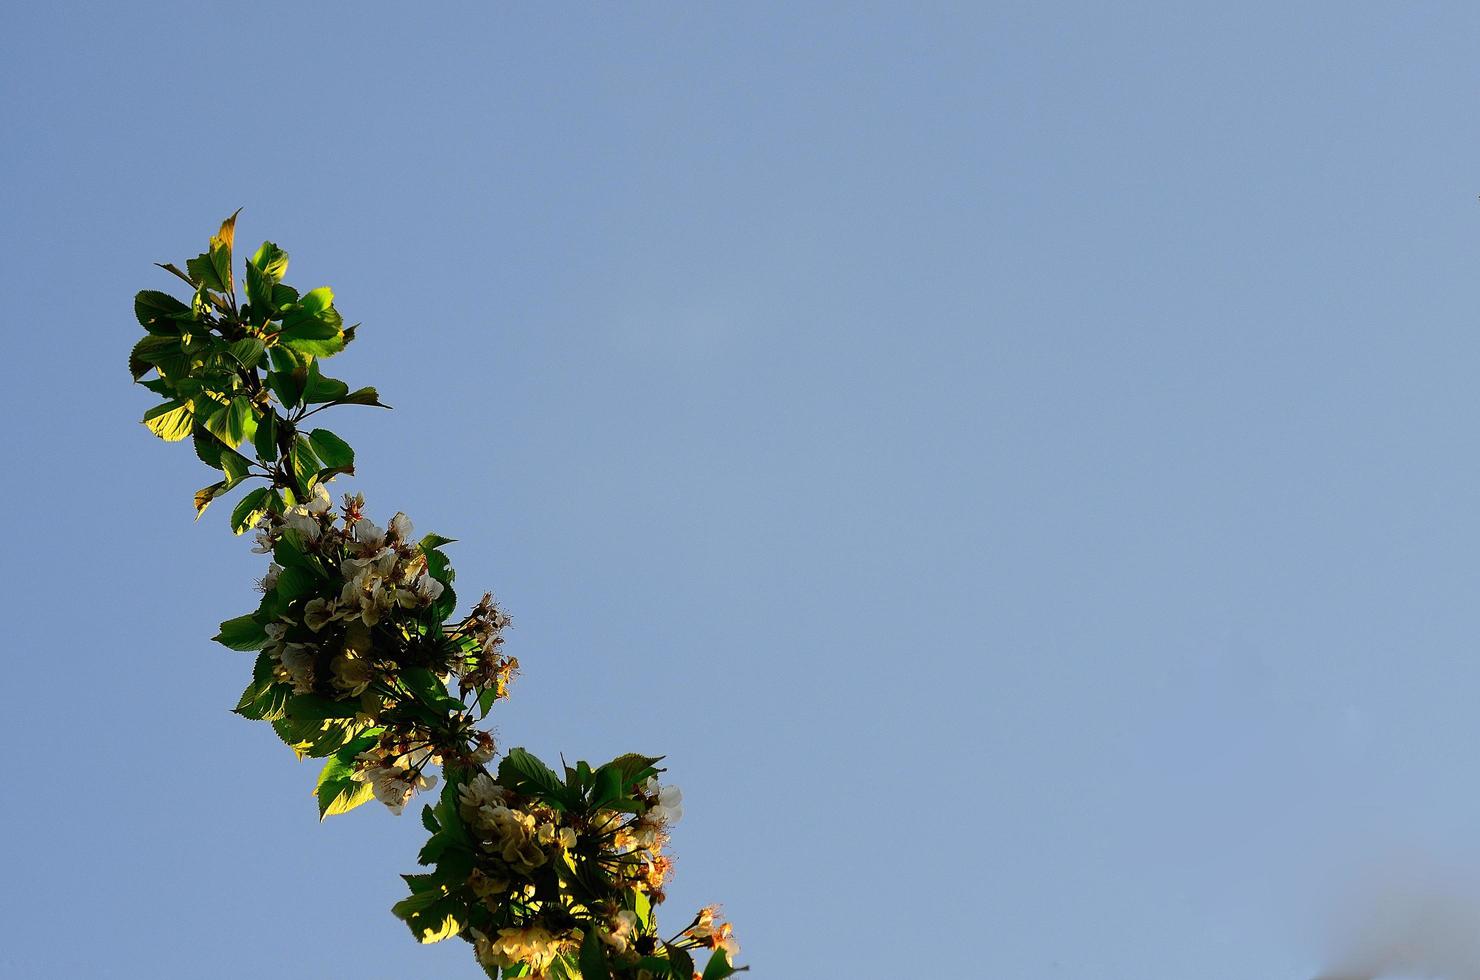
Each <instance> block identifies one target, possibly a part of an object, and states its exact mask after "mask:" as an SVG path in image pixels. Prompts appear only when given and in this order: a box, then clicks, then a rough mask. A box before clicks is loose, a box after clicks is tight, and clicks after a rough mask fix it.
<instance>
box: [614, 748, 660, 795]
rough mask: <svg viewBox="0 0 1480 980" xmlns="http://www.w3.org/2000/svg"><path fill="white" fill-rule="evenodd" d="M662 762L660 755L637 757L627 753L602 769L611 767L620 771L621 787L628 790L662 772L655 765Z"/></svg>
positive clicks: (633, 753)
mask: <svg viewBox="0 0 1480 980" xmlns="http://www.w3.org/2000/svg"><path fill="white" fill-rule="evenodd" d="M662 761H663V756H661V755H638V754H637V753H636V752H628V753H627V754H626V755H619V756H617V757H616V758H615V759H613V760H612V761H610V762H608V763H607V764H606V765H605V766H602V768H603V769H605V768H607V767H608V766H611V767H614V768H616V769H619V770H621V773H622V787H623V788H624V789H629V788H631V787H632V786H633V785H635V784H637V783H640V782H642V781H643V780H644V779H647V778H648V777H649V776H654V775H657V774H658V773H659V772H661V771H662V770H660V769H658V768H657V765H658V763H660V762H662Z"/></svg>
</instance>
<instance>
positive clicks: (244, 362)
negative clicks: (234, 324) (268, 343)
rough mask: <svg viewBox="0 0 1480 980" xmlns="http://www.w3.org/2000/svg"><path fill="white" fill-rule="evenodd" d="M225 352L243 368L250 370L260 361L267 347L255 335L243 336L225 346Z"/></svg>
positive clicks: (265, 353)
mask: <svg viewBox="0 0 1480 980" xmlns="http://www.w3.org/2000/svg"><path fill="white" fill-rule="evenodd" d="M226 352H227V353H228V354H230V355H231V356H232V357H233V358H235V359H236V362H237V363H238V364H240V365H241V366H242V367H243V368H245V369H247V370H248V371H250V370H251V369H252V368H254V367H256V366H257V365H258V364H261V363H262V358H263V357H265V356H266V355H267V348H266V347H265V346H263V344H262V341H260V340H258V339H257V338H256V337H243V338H242V339H241V340H238V341H236V342H234V343H233V344H232V345H231V346H230V347H227V348H226Z"/></svg>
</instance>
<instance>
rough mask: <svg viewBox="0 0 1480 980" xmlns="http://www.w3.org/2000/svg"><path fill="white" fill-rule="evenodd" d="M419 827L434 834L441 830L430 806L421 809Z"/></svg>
mask: <svg viewBox="0 0 1480 980" xmlns="http://www.w3.org/2000/svg"><path fill="white" fill-rule="evenodd" d="M421 825H422V826H423V827H425V828H426V829H427V830H430V831H431V832H432V833H434V834H435V833H436V832H437V831H439V830H441V829H442V827H441V825H440V824H438V823H437V815H436V813H434V812H433V811H432V807H431V804H427V805H426V806H424V807H422V808H421ZM401 877H403V878H404V877H406V876H405V875H402V876H401Z"/></svg>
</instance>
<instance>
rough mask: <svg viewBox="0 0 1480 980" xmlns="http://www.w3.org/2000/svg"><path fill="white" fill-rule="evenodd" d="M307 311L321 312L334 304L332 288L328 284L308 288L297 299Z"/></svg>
mask: <svg viewBox="0 0 1480 980" xmlns="http://www.w3.org/2000/svg"><path fill="white" fill-rule="evenodd" d="M298 305H300V306H302V307H303V309H304V311H305V312H307V313H322V312H323V311H325V310H327V309H328V308H329V307H331V306H333V305H334V290H332V289H330V288H329V287H328V286H320V287H319V288H318V289H310V290H309V291H308V292H306V293H304V294H303V298H302V299H300V300H299V301H298Z"/></svg>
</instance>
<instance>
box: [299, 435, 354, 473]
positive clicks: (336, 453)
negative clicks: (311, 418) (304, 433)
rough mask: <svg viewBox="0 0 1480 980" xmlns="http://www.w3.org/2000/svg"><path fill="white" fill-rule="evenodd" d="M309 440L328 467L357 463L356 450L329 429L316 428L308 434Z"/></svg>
mask: <svg viewBox="0 0 1480 980" xmlns="http://www.w3.org/2000/svg"><path fill="white" fill-rule="evenodd" d="M308 441H309V444H310V445H312V446H313V451H314V453H315V454H316V455H317V456H318V457H319V460H320V461H321V462H322V463H323V464H324V465H325V466H326V467H329V468H331V469H342V468H346V467H352V466H354V465H355V451H354V450H353V449H351V448H350V445H349V443H347V442H345V441H344V440H343V439H341V438H339V437H338V436H336V435H335V434H334V433H332V432H330V431H329V430H328V429H314V430H313V431H312V432H310V433H309V434H308Z"/></svg>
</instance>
